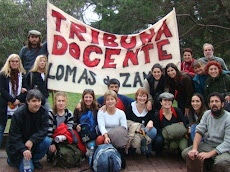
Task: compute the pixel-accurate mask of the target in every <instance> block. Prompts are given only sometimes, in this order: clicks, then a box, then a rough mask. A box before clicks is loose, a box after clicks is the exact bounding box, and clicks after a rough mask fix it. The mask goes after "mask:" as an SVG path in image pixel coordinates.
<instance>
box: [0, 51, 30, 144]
mask: <svg viewBox="0 0 230 172" xmlns="http://www.w3.org/2000/svg"><path fill="white" fill-rule="evenodd" d="M26 92H27V83H26V79H25V70H24V68H23V66H22V62H21V60H20V57H19V56H18V55H17V54H11V55H10V56H9V57H8V58H7V60H6V62H5V64H4V66H3V67H2V69H1V71H0V147H1V144H2V137H3V134H4V130H5V126H6V122H7V116H8V117H11V116H12V115H13V113H14V111H15V110H16V109H17V108H18V106H19V105H20V104H21V103H24V102H25V98H26Z"/></svg>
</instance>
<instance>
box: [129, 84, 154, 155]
mask: <svg viewBox="0 0 230 172" xmlns="http://www.w3.org/2000/svg"><path fill="white" fill-rule="evenodd" d="M135 100H136V101H135V102H132V103H131V105H130V106H129V107H127V110H126V111H125V114H126V118H127V120H131V121H134V122H138V123H141V124H142V125H144V128H145V129H144V131H145V133H146V134H147V135H148V136H149V137H150V138H151V140H152V142H153V141H154V138H155V136H156V134H157V130H156V128H155V127H154V126H153V118H154V111H148V110H147V102H148V93H147V91H146V90H145V89H143V88H139V89H138V90H137V92H136V93H135ZM152 142H151V143H150V144H148V151H145V147H146V145H145V144H143V146H142V147H141V148H142V149H141V151H142V153H143V154H145V155H146V156H147V157H151V156H152V154H151V151H152Z"/></svg>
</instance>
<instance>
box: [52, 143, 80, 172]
mask: <svg viewBox="0 0 230 172" xmlns="http://www.w3.org/2000/svg"><path fill="white" fill-rule="evenodd" d="M81 162H82V153H81V151H80V150H79V149H78V148H77V145H76V144H69V143H68V142H61V143H58V144H57V154H56V155H55V157H54V163H53V166H55V167H62V168H73V167H79V166H80V164H81Z"/></svg>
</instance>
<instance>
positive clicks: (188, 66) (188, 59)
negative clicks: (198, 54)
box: [181, 48, 195, 77]
mask: <svg viewBox="0 0 230 172" xmlns="http://www.w3.org/2000/svg"><path fill="white" fill-rule="evenodd" d="M192 56H193V53H192V49H191V48H185V49H184V50H183V59H184V61H183V62H182V63H181V71H184V72H187V73H188V74H189V75H191V76H192V77H194V76H195V72H194V70H193V67H192V66H193V63H194V61H195V59H194V58H192Z"/></svg>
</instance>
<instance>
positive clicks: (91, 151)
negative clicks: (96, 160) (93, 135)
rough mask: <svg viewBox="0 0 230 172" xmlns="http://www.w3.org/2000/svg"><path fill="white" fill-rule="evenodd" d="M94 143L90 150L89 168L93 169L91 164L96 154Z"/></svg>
mask: <svg viewBox="0 0 230 172" xmlns="http://www.w3.org/2000/svg"><path fill="white" fill-rule="evenodd" d="M94 149H95V148H94V143H91V144H90V148H89V167H91V162H92V159H93V153H94Z"/></svg>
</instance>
